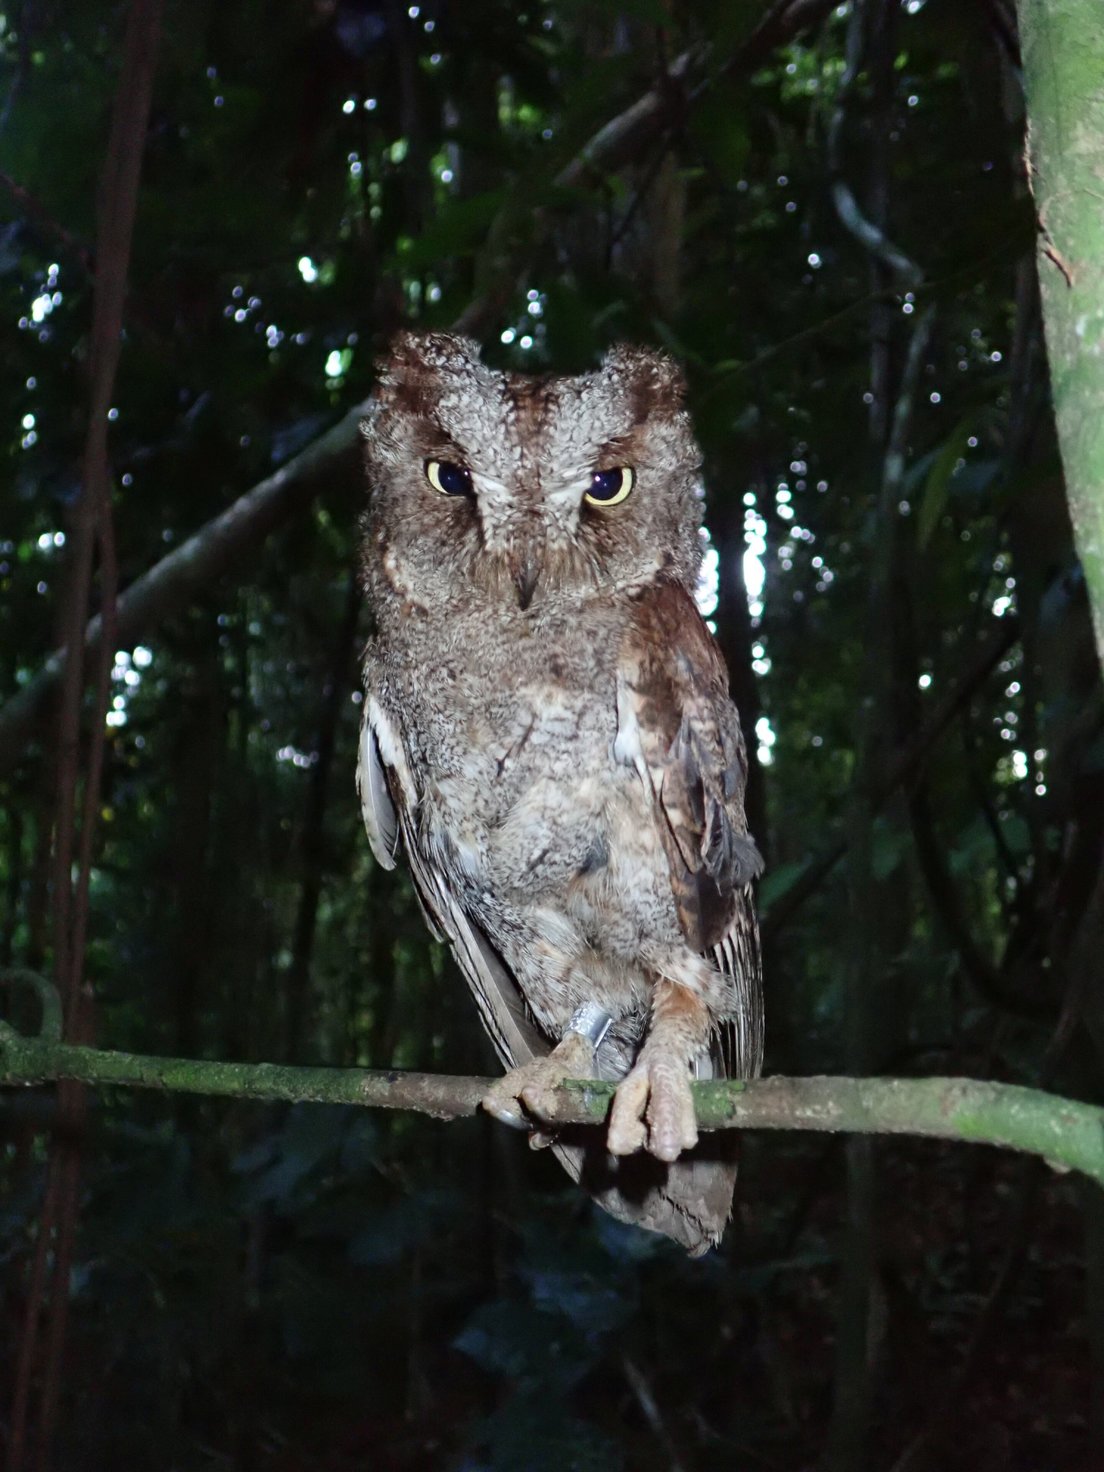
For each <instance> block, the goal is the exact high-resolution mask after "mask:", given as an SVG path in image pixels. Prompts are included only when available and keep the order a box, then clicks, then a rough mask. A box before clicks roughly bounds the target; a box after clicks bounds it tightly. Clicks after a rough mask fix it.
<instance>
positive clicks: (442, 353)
mask: <svg viewBox="0 0 1104 1472" xmlns="http://www.w3.org/2000/svg"><path fill="white" fill-rule="evenodd" d="M479 351H480V350H479V344H478V343H477V342H476V341H475V339H474V338H471V337H458V336H456V335H455V334H454V333H451V332H400V333H398V334H397V335H396V336H395V337H394V338H392V340H391V342H390V344H389V346H388V349H387V352H386V353H385V354H384V356H383V357H382V358H381V359H380V360H379V362H378V363H377V365H376V366H377V368H378V370H379V376H380V381H381V382H383V383H386V382H389V381H390V382H397V381H401V380H403V379H405V378H407V377H408V376H410V375H415V374H416V375H418V376H419V377H423V378H424V377H425V374H426V370H427V369H428V370H430V371H432V370H433V369H445V370H448V369H454V370H455V369H457V368H460V369H463V368H464V367H467V366H470V365H471V364H473V363H478V362H479Z"/></svg>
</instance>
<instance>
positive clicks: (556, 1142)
mask: <svg viewBox="0 0 1104 1472" xmlns="http://www.w3.org/2000/svg"><path fill="white" fill-rule="evenodd" d="M683 396H684V385H683V382H682V379H681V375H680V373H679V371H678V370H677V368H676V367H675V366H674V364H673V363H672V362H670V361H669V360H668V359H667V358H666V357H664V356H662V355H660V354H658V353H655V352H651V351H648V350H646V349H643V348H636V347H626V346H621V347H615V348H613V349H611V350H610V351H609V352H608V353H607V355H606V357H605V358H604V360H603V361H602V363H601V365H600V367H599V368H598V369H597V370H596V371H594V372H591V373H585V374H583V375H581V376H579V377H574V378H538V377H526V376H524V375H521V374H515V373H504V372H499V371H498V370H496V369H494V368H491V367H489V366H487V365H486V364H484V363H483V362H482V361H481V360H480V354H479V349H478V346H477V345H476V344H475V343H474V342H471V341H469V340H468V339H466V338H463V337H455V336H450V335H446V334H442V333H427V334H412V333H407V334H403V335H402V336H400V337H399V338H398V339H397V341H396V342H395V343H394V344H393V345H392V348H391V352H390V355H389V356H388V357H387V358H386V359H385V361H384V362H383V363H381V365H380V374H379V386H378V390H377V393H376V395H375V398H374V400H373V403H372V407H371V409H370V412H369V416H368V418H367V419H366V421H365V423H364V425H363V432H364V436H365V443H366V464H367V473H368V481H369V488H370V499H369V509H368V511H367V514H366V517H365V520H364V538H363V578H364V584H365V588H366V590H367V594H368V598H369V601H370V603H371V606H372V609H373V611H374V615H375V626H376V633H375V638H374V639H373V641H372V642H371V643H370V644H369V646H368V650H367V653H366V657H365V663H364V684H365V698H364V705H363V727H362V732H361V741H360V756H359V765H358V773H357V785H358V790H359V794H360V799H361V805H362V808H363V812H364V818H365V822H366V825H367V829H368V836H369V839H370V841H371V845H372V849H373V852H374V854H375V856H376V859H377V860H378V861H379V863H380V864H381V865H383V866H384V867H385V868H388V869H390V868H393V867H394V866H395V863H396V860H397V859H398V857H399V854H400V852H401V853H403V854H404V855H405V858H406V861H407V863H408V864H409V866H410V870H411V873H412V875H413V880H414V885H415V888H416V890H417V893H418V896H419V898H420V900H421V904H422V908H423V910H424V912H425V916H426V919H427V920H428V922H429V925H430V928H431V929H432V930H433V931H434V933H435V934H436V935H437V936H438V937H440V938H443V939H444V940H446V941H447V942H448V944H449V946H450V947H451V949H452V952H453V954H454V955H455V957H456V960H457V962H458V963H459V966H460V969H461V971H462V972H463V974H464V976H465V977H466V979H467V981H468V983H469V985H470V987H471V989H472V992H473V993H474V996H475V1001H476V1003H477V1005H478V1008H479V1012H480V1014H481V1016H482V1020H483V1023H484V1025H485V1027H486V1029H487V1031H488V1033H489V1034H490V1037H491V1040H492V1042H493V1043H494V1046H495V1048H496V1050H497V1052H498V1054H499V1057H500V1058H501V1060H502V1063H503V1065H504V1066H505V1067H506V1069H507V1070H508V1071H507V1072H506V1074H505V1076H504V1077H503V1078H501V1079H499V1080H496V1081H495V1083H494V1084H493V1086H492V1087H491V1088H490V1090H489V1093H488V1094H487V1097H486V1098H485V1099H484V1101H483V1103H484V1106H485V1107H486V1108H487V1109H488V1110H489V1111H490V1112H491V1113H492V1114H494V1115H496V1116H497V1117H498V1118H500V1119H502V1120H504V1121H506V1122H508V1123H512V1124H516V1125H519V1126H524V1127H527V1128H532V1129H534V1133H533V1135H532V1137H531V1138H532V1141H533V1143H536V1144H544V1143H550V1144H551V1145H552V1148H553V1149H554V1150H555V1152H556V1154H557V1155H558V1157H559V1159H560V1160H561V1162H562V1163H563V1164H564V1166H565V1167H566V1168H567V1169H568V1170H569V1171H570V1172H571V1174H572V1175H573V1176H574V1177H575V1178H576V1179H578V1180H580V1181H581V1182H582V1184H583V1185H584V1187H585V1188H586V1189H587V1190H588V1191H589V1192H590V1193H591V1194H592V1195H593V1196H594V1198H595V1199H596V1200H597V1201H598V1202H599V1204H600V1205H601V1206H603V1207H604V1208H605V1209H606V1210H607V1211H610V1212H611V1213H612V1214H613V1215H614V1216H616V1217H619V1218H620V1219H622V1220H624V1221H629V1222H633V1223H635V1224H637V1225H639V1226H642V1227H646V1228H650V1229H651V1230H654V1231H658V1232H662V1233H665V1234H666V1235H667V1236H669V1237H671V1238H672V1239H673V1240H675V1241H676V1242H678V1243H680V1244H681V1245H682V1246H683V1247H685V1248H686V1249H687V1250H688V1251H690V1252H691V1253H700V1252H703V1251H705V1250H706V1249H707V1248H708V1247H709V1246H710V1245H711V1244H713V1243H715V1242H717V1241H718V1240H719V1239H720V1236H721V1233H722V1232H723V1230H724V1226H725V1222H726V1221H727V1219H728V1216H729V1213H730V1211H731V1205H732V1194H733V1186H734V1182H735V1162H734V1159H733V1156H732V1152H731V1144H730V1142H726V1140H725V1139H724V1137H722V1136H717V1135H714V1136H712V1137H711V1138H708V1139H705V1140H703V1141H702V1142H701V1143H700V1144H699V1142H698V1132H697V1127H696V1122H695V1115H694V1104H693V1097H692V1094H691V1089H690V1083H691V1079H692V1078H699V1079H703V1078H716V1077H725V1076H728V1077H738V1078H744V1077H750V1076H752V1075H754V1074H756V1073H757V1072H758V1070H759V1067H760V1062H761V1056H762V1002H761V975H760V961H759V946H758V931H757V927H756V920H755V911H754V905H753V897H752V889H751V886H752V881H753V880H754V879H755V878H756V877H757V875H758V873H759V869H760V867H761V862H760V858H759V855H758V852H757V850H756V848H755V844H754V842H753V840H752V839H751V837H750V836H749V834H748V831H747V822H746V819H745V815H744V789H745V785H746V779H747V758H746V754H745V748H744V743H743V739H742V737H741V734H740V724H739V718H738V716H737V712H736V708H735V706H734V705H733V703H732V701H731V699H730V698H729V694H728V682H727V677H726V673H725V669H724V665H723V662H722V660H721V657H720V655H719V653H718V650H717V647H716V644H715V643H714V641H713V639H712V636H711V635H710V633H709V630H708V628H707V627H706V625H705V623H704V621H703V619H702V617H701V615H700V613H699V612H698V608H697V605H696V603H695V599H694V591H695V587H696V583H697V579H698V574H699V566H700V562H701V557H702V546H703V542H702V533H701V530H700V524H701V509H702V491H701V479H700V464H701V455H700V452H699V450H698V448H697V445H696V444H695V441H694V437H693V434H692V431H691V427H690V421H689V417H688V415H687V412H686V410H685V408H684V407H683ZM565 1078H602V1079H607V1080H611V1081H617V1087H616V1092H615V1094H614V1098H613V1102H612V1105H611V1109H610V1114H609V1119H608V1122H607V1125H606V1126H605V1128H604V1138H602V1135H601V1133H600V1132H596V1131H595V1130H589V1131H577V1132H574V1133H572V1132H566V1133H560V1134H554V1133H553V1134H550V1133H549V1131H548V1130H542V1129H541V1120H542V1116H543V1115H544V1114H545V1113H546V1112H547V1109H548V1101H549V1098H550V1096H551V1091H552V1090H553V1089H554V1088H555V1087H556V1085H557V1084H559V1083H560V1082H561V1081H562V1080H563V1079H565ZM534 1127H535V1128H534Z"/></svg>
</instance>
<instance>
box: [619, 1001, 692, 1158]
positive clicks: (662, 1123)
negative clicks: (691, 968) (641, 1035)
mask: <svg viewBox="0 0 1104 1472" xmlns="http://www.w3.org/2000/svg"><path fill="white" fill-rule="evenodd" d="M711 1027H712V1015H711V1013H710V1010H709V1007H708V1006H707V1004H706V1003H705V1001H704V1000H703V999H702V997H701V996H700V995H699V994H698V992H697V990H696V989H694V988H692V987H689V986H683V985H680V984H679V983H678V982H675V981H670V980H668V979H666V978H662V979H660V980H659V981H657V982H656V984H655V991H654V993H653V996H652V1023H651V1027H650V1028H649V1030H648V1036H647V1039H646V1040H645V1043H644V1046H643V1047H642V1048H641V1050H640V1053H639V1055H638V1057H637V1060H636V1062H635V1063H634V1064H633V1066H632V1068H631V1069H630V1071H629V1072H628V1073H627V1074H626V1075H625V1077H624V1078H623V1079H622V1081H621V1083H620V1084H618V1086H617V1092H616V1094H615V1095H614V1096H613V1107H612V1109H611V1110H610V1122H609V1133H608V1135H607V1137H606V1145H607V1148H608V1149H609V1151H610V1154H611V1155H633V1154H635V1152H636V1151H637V1150H642V1149H645V1148H647V1150H648V1151H649V1153H650V1154H652V1155H654V1156H656V1157H657V1158H658V1159H659V1160H668V1161H670V1160H677V1159H678V1157H679V1155H680V1154H681V1153H682V1151H683V1150H692V1149H693V1148H694V1146H695V1145H696V1144H697V1143H698V1122H697V1117H696V1116H695V1113H694V1098H693V1095H692V1094H691V1092H690V1060H691V1059H692V1058H693V1057H695V1056H696V1055H697V1054H698V1053H700V1052H701V1050H702V1048H703V1047H704V1046H705V1043H706V1041H707V1039H708V1037H709V1033H710V1029H711Z"/></svg>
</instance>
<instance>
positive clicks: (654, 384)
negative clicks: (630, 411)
mask: <svg viewBox="0 0 1104 1472" xmlns="http://www.w3.org/2000/svg"><path fill="white" fill-rule="evenodd" d="M601 372H602V374H603V375H604V376H607V377H609V378H611V379H612V380H613V381H614V382H615V383H621V384H628V385H629V386H630V390H631V392H632V395H633V400H634V407H635V411H636V418H637V419H638V420H644V419H647V418H648V417H649V416H650V415H652V414H655V413H663V412H664V411H666V412H667V413H671V412H672V411H676V410H679V409H681V408H682V404H683V400H684V399H685V397H686V379H685V377H684V376H683V372H682V369H681V368H680V367H679V365H678V364H677V363H676V362H675V361H674V359H673V358H669V357H668V356H667V354H666V353H661V352H659V351H658V350H657V349H655V348H645V347H636V346H634V345H632V344H630V343H616V344H615V345H614V346H613V347H611V348H610V349H609V351H608V352H607V353H606V355H605V357H604V358H603V359H602V367H601Z"/></svg>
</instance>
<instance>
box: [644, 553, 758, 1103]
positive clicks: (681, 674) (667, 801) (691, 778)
mask: <svg viewBox="0 0 1104 1472" xmlns="http://www.w3.org/2000/svg"><path fill="white" fill-rule="evenodd" d="M617 716H618V735H617V745H616V751H617V754H618V756H619V757H620V758H621V759H622V760H624V761H628V762H631V763H632V764H633V765H634V766H636V768H637V770H638V771H639V773H640V776H641V779H642V781H643V782H644V784H645V787H646V788H647V789H648V790H649V791H650V792H651V794H652V800H653V803H654V806H655V813H656V818H657V823H658V827H659V833H660V837H661V839H662V842H663V848H664V853H665V854H666V857H667V863H668V867H669V870H670V875H671V890H672V893H673V895H674V898H675V908H676V910H677V912H678V918H679V925H680V926H681V928H682V932H683V934H684V935H685V936H686V939H687V941H688V942H689V944H690V945H691V946H692V947H693V948H694V950H696V951H700V952H703V953H707V954H708V955H709V956H710V958H711V959H712V960H713V962H714V964H715V965H716V966H717V967H718V968H719V969H720V970H721V971H722V972H723V973H724V974H725V976H727V977H728V978H729V979H730V981H731V983H732V986H733V990H734V993H735V994H734V996H733V999H732V1006H731V1009H730V1014H729V1016H730V1019H731V1023H730V1025H728V1026H726V1028H725V1032H727V1033H728V1036H727V1037H724V1036H723V1034H722V1040H723V1041H724V1043H725V1044H726V1047H725V1049H724V1051H725V1053H726V1055H727V1056H726V1057H725V1058H724V1060H723V1062H724V1065H725V1071H726V1072H731V1073H733V1074H735V1075H736V1076H738V1077H749V1076H751V1075H753V1074H755V1073H757V1072H758V1071H759V1068H760V1066H761V1061H762V1029H763V1018H762V1014H763V1005H762V976H761V972H762V968H761V963H760V957H759V935H758V929H757V926H756V922H755V909H754V905H753V903H752V898H751V890H750V885H751V882H752V880H753V879H755V878H756V877H757V875H758V874H759V871H760V869H761V868H762V860H761V859H760V857H759V853H758V850H757V849H756V847H755V844H754V842H753V840H752V838H751V836H750V835H749V833H748V831H747V819H746V817H745V815H744V789H745V787H746V784H747V754H746V751H745V748H744V742H743V737H742V736H741V734H740V722H739V717H738V716H737V714H736V707H735V706H734V705H733V704H732V701H731V699H730V697H729V693H728V676H727V672H726V671H725V667H724V661H723V660H722V658H721V655H720V651H719V650H718V648H717V646H716V644H715V643H714V641H713V638H712V636H711V635H710V633H709V630H708V629H707V628H706V626H705V622H704V620H703V619H702V617H701V614H700V613H699V612H698V610H697V607H696V606H695V604H694V601H693V599H692V598H691V597H690V595H689V594H688V593H687V591H686V590H685V588H683V587H682V586H681V585H680V584H678V583H675V582H671V581H669V580H660V581H658V582H656V583H653V584H651V585H650V586H649V587H648V588H646V589H645V590H644V591H643V592H642V593H640V594H639V595H638V596H637V598H636V601H635V606H634V609H633V618H632V621H631V623H630V625H629V628H628V630H627V632H626V635H625V638H624V641H623V643H622V646H621V652H620V661H619V668H618V694H617ZM718 1061H721V1060H718Z"/></svg>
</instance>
